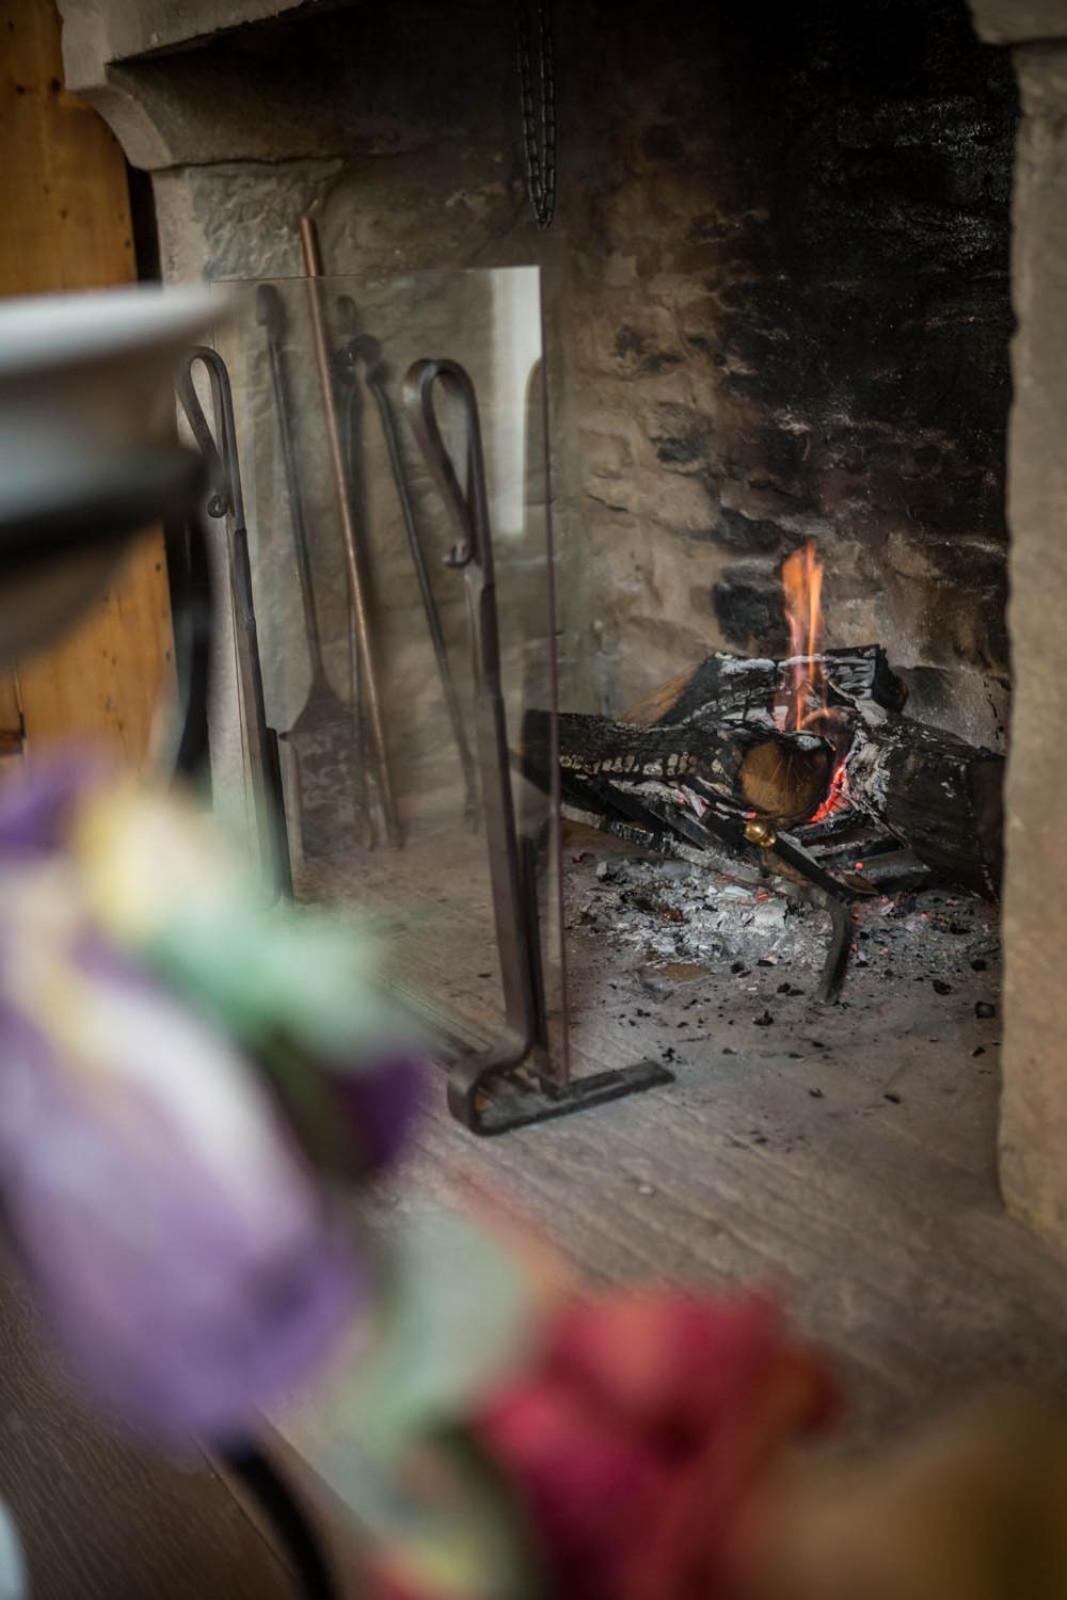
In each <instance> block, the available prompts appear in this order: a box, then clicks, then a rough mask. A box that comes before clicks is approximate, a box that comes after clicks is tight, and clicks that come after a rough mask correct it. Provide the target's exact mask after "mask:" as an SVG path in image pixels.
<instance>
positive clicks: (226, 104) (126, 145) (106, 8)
mask: <svg viewBox="0 0 1067 1600" xmlns="http://www.w3.org/2000/svg"><path fill="white" fill-rule="evenodd" d="M345 3H346V0H59V11H60V15H61V17H62V19H63V62H64V71H65V77H66V83H67V87H68V88H69V89H72V90H74V91H75V92H76V93H78V94H80V95H82V96H83V98H84V99H86V100H88V101H89V103H90V104H91V105H92V106H94V107H95V108H96V110H97V111H99V112H100V114H101V115H102V116H103V117H104V118H105V119H106V120H107V122H108V123H109V124H110V126H111V128H112V131H113V132H114V134H115V136H116V138H117V139H118V140H119V142H120V144H121V145H122V147H123V150H124V151H125V153H126V156H127V159H128V160H129V161H130V162H131V163H132V164H133V165H134V166H135V167H141V168H144V169H145V170H147V171H160V170H161V169H164V168H167V167H177V166H183V165H206V164H209V163H213V162H221V161H268V162H269V161H279V160H293V159H301V158H303V159H316V158H322V157H330V156H334V155H336V154H338V153H339V149H340V148H343V147H344V146H345V144H346V128H345V126H344V123H345V117H344V114H343V112H342V111H339V109H338V106H337V105H336V103H335V101H331V98H330V94H329V91H328V89H326V88H325V86H324V88H323V93H322V95H321V96H320V97H318V98H316V97H310V98H309V96H308V95H307V94H306V92H305V89H304V87H303V86H301V85H300V84H298V83H296V82H294V81H289V80H288V79H287V77H286V74H285V72H284V70H277V69H276V70H274V71H273V72H270V71H269V70H268V72H267V76H266V78H263V77H262V75H261V72H260V70H259V69H260V65H261V64H260V63H258V62H257V63H256V64H255V66H254V67H252V66H250V63H249V62H248V60H247V58H242V57H241V56H240V54H237V55H235V54H234V53H233V52H232V51H228V50H227V49H226V46H227V44H228V43H229V41H230V40H231V39H232V37H233V36H234V35H238V34H240V33H241V32H242V31H243V30H245V29H248V28H253V27H255V26H256V25H259V24H268V25H269V24H272V23H275V22H278V21H288V20H291V19H294V18H300V17H305V16H306V17H307V18H309V19H310V18H311V17H313V16H318V15H321V14H322V13H324V12H331V11H337V10H340V9H342V8H343V6H344V5H345Z"/></svg>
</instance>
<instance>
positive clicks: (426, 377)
mask: <svg viewBox="0 0 1067 1600" xmlns="http://www.w3.org/2000/svg"><path fill="white" fill-rule="evenodd" d="M437 384H440V385H441V386H442V388H443V389H445V390H446V391H447V392H448V393H449V395H450V397H451V398H452V399H453V401H454V402H455V404H456V406H457V408H458V410H459V411H460V412H461V413H462V414H463V417H464V420H465V423H466V429H467V473H466V476H467V487H466V490H464V489H463V488H462V486H461V485H460V481H459V477H458V475H457V473H456V469H455V466H454V465H453V461H452V457H451V455H450V453H449V450H448V446H447V445H446V444H445V441H444V436H443V434H442V432H441V425H440V423H439V421H438V418H437V407H436V404H435V400H434V389H435V386H436V385H437ZM404 404H405V407H406V410H407V416H408V420H409V422H410V423H411V427H412V430H413V432H414V434H415V437H416V438H417V439H418V442H419V446H420V448H421V450H422V454H423V459H424V460H425V462H426V465H427V466H428V468H429V470H430V473H431V475H432V477H433V480H434V482H435V484H436V486H437V490H438V492H439V494H440V495H441V498H442V499H443V501H444V503H445V505H446V506H447V508H448V511H449V514H450V515H451V517H452V521H453V522H454V523H455V525H456V529H457V531H458V533H459V540H458V542H457V543H456V544H455V545H454V547H453V549H452V553H451V555H450V556H449V558H448V564H449V566H453V567H466V566H471V565H473V566H477V567H478V568H480V570H481V574H482V578H483V581H485V582H486V583H491V582H492V577H493V552H492V542H491V540H490V538H489V537H488V528H489V499H488V491H487V489H486V481H485V453H484V450H483V448H482V429H481V423H480V421H479V418H478V401H477V397H476V396H475V393H474V384H473V383H472V382H471V378H470V374H469V373H468V372H467V371H466V370H465V369H464V368H463V367H461V366H460V364H459V362H458V361H449V360H447V359H443V360H430V359H424V360H422V361H416V362H415V363H414V364H413V365H412V366H411V367H409V368H408V372H407V376H406V377H405V379H404Z"/></svg>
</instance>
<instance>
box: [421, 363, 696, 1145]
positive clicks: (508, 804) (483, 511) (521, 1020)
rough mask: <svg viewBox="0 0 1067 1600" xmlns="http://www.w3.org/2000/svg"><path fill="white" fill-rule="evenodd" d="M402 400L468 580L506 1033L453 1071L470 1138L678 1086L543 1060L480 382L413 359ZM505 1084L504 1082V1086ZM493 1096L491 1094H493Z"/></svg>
mask: <svg viewBox="0 0 1067 1600" xmlns="http://www.w3.org/2000/svg"><path fill="white" fill-rule="evenodd" d="M438 386H440V388H441V389H442V390H443V391H445V392H446V393H447V395H448V396H449V399H450V400H451V402H452V405H453V408H454V412H455V414H456V417H457V420H460V421H462V424H463V427H464V431H465V435H466V462H465V467H464V472H463V483H464V484H465V487H462V486H461V481H460V476H459V474H458V473H457V471H456V468H455V466H454V465H453V461H452V457H451V455H450V454H449V451H448V447H447V446H446V444H445V442H444V438H443V436H442V433H441V427H440V423H439V421H438V417H437V410H436V406H435V403H434V391H435V388H436V387H438ZM404 405H405V409H406V412H407V415H408V418H409V420H410V423H411V427H412V430H413V432H414V434H415V438H416V440H417V441H418V445H419V448H420V450H421V451H422V454H423V457H424V460H425V462H426V466H427V468H428V470H429V472H430V474H431V476H432V478H433V480H434V483H435V485H436V487H437V490H438V492H439V494H440V496H441V498H442V500H443V501H444V504H445V507H446V509H447V511H448V514H449V517H450V519H451V521H452V523H453V525H454V527H455V530H456V534H457V539H456V543H455V545H454V547H453V549H452V551H451V554H450V555H449V557H448V564H449V566H451V567H454V568H457V569H460V570H462V572H463V573H464V576H465V579H466V587H467V602H468V608H469V618H470V630H471V640H472V645H473V658H474V677H475V694H476V706H475V719H474V727H475V750H476V753H477V759H478V765H479V768H480V773H481V789H482V809H483V811H484V814H485V834H486V845H487V849H488V856H489V875H490V883H491V886H492V896H493V916H494V921H495V928H496V939H497V950H498V953H499V960H500V973H501V982H502V988H503V997H504V1015H505V1030H506V1031H505V1034H504V1037H503V1038H502V1039H501V1040H500V1042H499V1043H498V1044H496V1045H494V1046H493V1047H492V1048H491V1049H489V1050H487V1051H484V1052H482V1053H480V1054H477V1055H472V1056H465V1057H462V1058H461V1059H460V1060H459V1061H457V1062H456V1063H455V1064H454V1065H453V1066H452V1068H451V1070H450V1072H449V1077H448V1105H449V1109H450V1111H451V1112H452V1114H453V1116H454V1117H456V1118H457V1119H458V1120H459V1121H460V1122H462V1123H463V1124H464V1126H465V1127H467V1128H469V1129H470V1130H471V1131H472V1132H474V1133H480V1134H490V1133H503V1132H504V1131H506V1130H507V1129H509V1128H516V1127H523V1126H526V1125H527V1124H529V1123H532V1122H540V1121H544V1120H546V1119H547V1118H550V1117H558V1116H565V1115H566V1114H568V1113H569V1112H572V1111H577V1110H582V1109H585V1108H587V1107H591V1106H594V1105H600V1104H603V1103H604V1102H605V1101H608V1100H616V1099H619V1098H620V1097H621V1096H623V1095H626V1094H632V1093H634V1092H635V1091H636V1090H639V1089H647V1088H652V1087H654V1086H656V1085H660V1084H664V1083H670V1082H672V1081H673V1080H672V1075H671V1073H669V1072H668V1071H667V1070H666V1068H664V1067H662V1066H661V1065H660V1064H659V1063H658V1062H640V1063H638V1064H637V1065H636V1066H634V1067H629V1068H625V1069H623V1070H621V1071H612V1072H601V1073H596V1074H594V1075H592V1076H590V1077H586V1078H578V1079H574V1080H571V1079H570V1078H569V1076H568V1075H567V1073H566V1068H565V1067H564V1068H562V1069H554V1068H553V1067H552V1066H551V1064H550V1061H549V1055H548V1033H547V1026H546V1017H545V999H544V981H543V973H542V969H541V960H540V936H539V930H538V915H537V886H536V866H535V851H536V846H535V842H534V841H533V840H532V839H527V838H524V839H522V840H521V841H520V839H519V833H518V828H517V825H516V820H515V800H514V794H513V791H512V786H511V755H510V751H509V747H508V733H507V717H506V713H505V707H504V691H503V682H502V675H501V657H500V632H499V626H498V622H497V606H496V586H495V581H494V574H493V541H492V529H491V525H490V518H489V497H488V490H487V486H486V477H485V457H484V453H483V449H482V435H481V424H480V420H479V415H478V401H477V397H476V395H475V390H474V384H473V383H472V381H471V378H470V375H469V374H468V373H467V371H466V370H465V369H464V368H463V367H462V366H460V365H459V363H458V362H456V361H449V360H428V359H425V360H421V361H416V362H415V363H414V364H413V365H412V366H411V367H410V368H409V369H408V372H407V374H406V376H405V379H404ZM504 1080H509V1081H508V1082H507V1083H506V1084H505V1082H504ZM494 1091H496V1092H494Z"/></svg>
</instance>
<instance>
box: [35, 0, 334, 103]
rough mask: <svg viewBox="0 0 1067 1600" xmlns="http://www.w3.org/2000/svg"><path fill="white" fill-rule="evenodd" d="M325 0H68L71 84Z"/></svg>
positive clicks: (65, 13)
mask: <svg viewBox="0 0 1067 1600" xmlns="http://www.w3.org/2000/svg"><path fill="white" fill-rule="evenodd" d="M321 4H322V0H66V3H65V4H62V5H60V8H59V9H60V11H61V13H62V15H63V56H64V63H65V66H66V69H67V79H68V86H69V87H70V88H72V89H79V90H80V89H81V88H82V87H83V85H85V84H88V83H96V82H99V81H100V79H101V77H102V75H103V72H104V69H106V68H107V67H108V66H110V65H112V64H113V63H115V62H128V61H136V60H137V59H138V58H140V57H144V56H151V55H155V54H157V53H158V52H159V51H162V50H177V49H181V48H183V47H184V46H186V45H193V44H201V43H203V42H204V41H205V40H207V39H210V38H212V37H213V36H214V35H216V34H219V33H226V32H229V31H230V30H232V29H233V28H242V27H247V26H248V25H249V24H251V23H254V22H266V21H273V20H274V19H275V18H277V17H281V16H284V15H286V14H287V13H289V12H292V11H304V10H308V9H309V8H311V7H312V6H315V7H316V8H319V7H321Z"/></svg>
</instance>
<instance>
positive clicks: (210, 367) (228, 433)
mask: <svg viewBox="0 0 1067 1600" xmlns="http://www.w3.org/2000/svg"><path fill="white" fill-rule="evenodd" d="M197 362H199V363H200V365H201V366H202V367H203V368H204V370H205V371H206V373H207V376H208V382H209V383H210V385H211V403H212V409H213V410H214V413H215V433H212V431H211V428H210V426H209V424H208V420H207V418H206V417H205V415H204V408H203V406H202V405H201V404H200V396H199V395H198V394H197V392H196V385H195V384H194V382H193V368H194V366H195V365H196V364H197ZM177 388H178V399H179V400H180V401H181V406H182V410H183V411H184V412H185V418H186V421H187V422H188V424H189V428H190V431H191V432H192V435H193V438H194V439H195V440H196V445H197V449H198V450H199V451H200V454H201V455H202V456H203V458H204V462H205V464H206V466H207V473H208V482H209V483H211V484H212V485H214V493H213V494H212V495H211V498H210V499H209V500H208V503H207V510H208V515H209V516H212V517H223V516H225V515H226V513H227V511H228V512H230V513H231V515H232V516H233V520H234V523H235V524H236V525H237V527H239V528H243V527H244V525H245V508H244V495H243V493H242V490H241V474H240V471H239V469H238V466H237V424H236V421H235V419H234V411H233V390H232V389H231V387H230V375H229V373H228V372H227V371H226V363H225V362H224V361H223V359H222V357H221V356H220V355H219V353H218V351H217V350H212V349H211V348H210V346H209V345H202V344H201V345H197V346H196V347H195V348H194V349H193V350H192V351H191V352H190V353H189V355H188V356H187V357H186V359H185V362H184V364H183V366H182V368H181V370H180V372H179V373H178V383H177ZM216 436H217V437H216Z"/></svg>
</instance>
